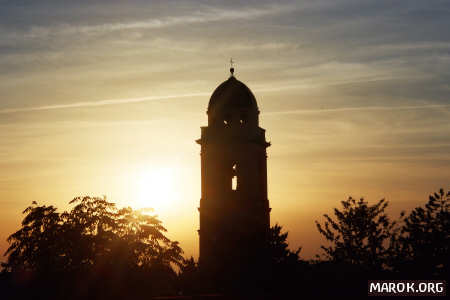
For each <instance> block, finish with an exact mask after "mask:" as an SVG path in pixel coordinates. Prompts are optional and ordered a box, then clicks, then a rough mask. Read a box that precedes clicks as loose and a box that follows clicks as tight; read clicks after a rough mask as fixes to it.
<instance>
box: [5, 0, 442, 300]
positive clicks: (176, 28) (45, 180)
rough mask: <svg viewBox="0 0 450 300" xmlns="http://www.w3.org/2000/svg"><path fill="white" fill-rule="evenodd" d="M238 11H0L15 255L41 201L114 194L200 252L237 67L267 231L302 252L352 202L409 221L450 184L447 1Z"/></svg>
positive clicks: (154, 7)
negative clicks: (208, 149) (220, 129)
mask: <svg viewBox="0 0 450 300" xmlns="http://www.w3.org/2000/svg"><path fill="white" fill-rule="evenodd" d="M238 2H239V1H238ZM238 2H236V1H213V2H209V1H194V0H193V1H185V2H184V1H181V2H179V1H176V2H174V1H98V0H91V1H2V4H0V5H1V7H0V70H1V72H0V170H1V171H0V220H1V224H0V225H1V226H0V253H1V254H2V255H3V253H4V252H5V251H6V249H7V248H8V243H7V242H6V238H7V237H8V235H10V234H11V233H12V232H14V230H16V229H17V228H18V226H20V222H21V219H22V217H23V215H22V214H21V212H22V211H23V210H24V209H25V208H26V207H27V206H28V205H30V203H31V202H32V201H37V202H38V203H39V204H42V205H44V204H45V205H55V206H56V207H58V209H59V210H64V209H66V208H67V207H68V206H69V205H68V202H69V201H70V200H72V199H73V197H76V196H83V195H91V196H102V195H106V196H107V199H108V200H109V201H112V202H114V203H117V206H119V207H123V206H131V207H133V208H144V207H151V208H153V209H154V213H155V214H157V215H158V216H160V219H161V220H162V222H163V223H164V226H165V227H167V229H168V235H169V236H170V237H171V238H172V239H173V240H177V241H179V242H180V245H181V247H182V248H183V250H184V251H185V254H186V257H189V256H191V255H193V256H194V257H198V252H199V249H198V248H199V247H198V243H199V236H198V232H197V230H198V229H199V227H200V226H199V211H198V208H199V204H200V198H201V190H200V189H201V171H200V170H201V164H200V161H201V156H200V146H199V145H198V144H197V143H196V142H195V141H196V140H197V139H199V138H200V135H201V129H200V127H202V126H206V125H207V123H208V117H207V114H206V111H207V109H208V107H207V106H208V101H209V99H210V96H211V94H212V93H213V91H214V89H215V88H216V87H217V86H218V85H219V84H220V83H222V82H223V81H225V80H227V79H228V78H229V76H230V72H229V68H230V64H229V61H230V57H232V58H233V61H235V63H234V68H235V73H234V75H235V76H236V78H237V79H238V80H240V81H242V82H244V83H245V84H246V85H247V86H248V88H249V89H250V90H251V91H252V92H253V93H254V95H255V98H256V99H257V101H258V109H259V111H260V115H259V124H260V126H261V127H262V128H264V129H266V139H267V141H268V142H270V143H271V146H270V147H269V148H268V149H267V188H268V189H267V192H268V193H267V194H268V199H269V202H270V207H271V208H272V210H271V212H270V220H271V223H272V225H273V224H276V223H279V224H281V225H283V228H284V229H286V230H287V231H289V243H290V245H289V246H290V247H292V249H295V248H297V247H300V246H301V247H302V252H301V255H302V256H304V257H306V258H312V257H314V256H315V254H317V253H318V252H319V251H320V245H321V243H322V238H321V236H320V234H319V232H318V231H317V228H316V225H315V223H314V221H315V220H318V219H320V218H321V217H322V216H323V214H325V213H332V212H333V208H334V207H337V206H338V205H339V204H340V201H342V200H345V199H347V198H348V196H353V197H354V198H359V197H364V198H365V199H366V200H368V201H369V202H370V203H372V202H375V201H378V200H380V199H382V198H386V200H387V201H389V202H390V204H389V208H388V210H389V214H390V215H392V216H393V217H397V216H399V214H400V212H401V211H403V210H406V211H408V210H410V209H412V208H414V207H416V206H417V205H419V204H422V203H423V201H425V200H426V199H427V197H428V195H429V194H430V193H432V192H434V191H436V190H438V189H439V188H448V187H449V181H450V156H449V153H450V122H449V118H450V97H449V94H450V85H449V79H450V38H449V35H448V33H447V34H445V32H448V28H450V18H449V16H448V12H449V11H450V7H449V4H448V1H447V3H445V1H436V3H434V2H433V5H431V4H430V3H429V1H408V4H406V3H405V1H349V0H340V1H332V0H330V1H322V0H320V1H290V0H289V1H277V2H270V1H241V3H238ZM181 3H182V4H181ZM0 258H1V255H0ZM0 260H1V259H0ZM0 298H1V297H0Z"/></svg>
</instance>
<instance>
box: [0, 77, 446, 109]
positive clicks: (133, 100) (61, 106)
mask: <svg viewBox="0 0 450 300" xmlns="http://www.w3.org/2000/svg"><path fill="white" fill-rule="evenodd" d="M289 88H292V87H282V88H260V89H258V88H256V89H255V90H254V91H255V92H271V91H278V90H284V89H289ZM297 88H298V85H297ZM210 95H211V92H199V93H190V94H180V95H167V96H147V97H139V98H125V99H107V100H99V101H86V102H75V103H69V104H55V105H42V106H34V107H19V108H5V109H0V114H12V113H19V112H32V111H43V110H54V109H65V108H80V107H95V106H104V105H114V104H127V103H138V102H147V101H156V100H168V99H180V98H190V97H209V96H210ZM446 107H450V104H424V105H406V106H357V107H337V108H320V109H296V110H287V111H274V112H266V113H263V115H266V116H267V115H288V114H311V113H325V112H341V111H368V110H412V109H433V108H446Z"/></svg>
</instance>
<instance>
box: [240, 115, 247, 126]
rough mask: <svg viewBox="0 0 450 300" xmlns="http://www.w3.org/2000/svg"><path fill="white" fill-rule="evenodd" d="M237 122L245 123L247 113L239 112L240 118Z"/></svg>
mask: <svg viewBox="0 0 450 300" xmlns="http://www.w3.org/2000/svg"><path fill="white" fill-rule="evenodd" d="M239 123H241V124H245V123H247V114H245V113H244V114H241V116H240V118H239Z"/></svg>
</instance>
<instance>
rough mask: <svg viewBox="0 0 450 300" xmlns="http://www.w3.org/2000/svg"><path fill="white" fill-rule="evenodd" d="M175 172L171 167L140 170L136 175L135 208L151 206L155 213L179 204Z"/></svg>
mask: <svg viewBox="0 0 450 300" xmlns="http://www.w3.org/2000/svg"><path fill="white" fill-rule="evenodd" d="M175 176H176V172H175V170H174V169H173V168H170V167H162V168H157V169H148V170H144V171H141V172H140V173H138V174H137V176H136V181H135V182H136V191H137V195H136V202H132V203H130V206H132V207H135V208H153V209H154V210H155V213H156V214H165V213H167V210H169V209H171V208H172V207H173V206H175V205H177V204H179V203H178V202H179V201H180V198H179V194H178V193H177V190H178V189H177V185H176V184H177V182H176V180H175Z"/></svg>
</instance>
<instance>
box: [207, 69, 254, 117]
mask: <svg viewBox="0 0 450 300" xmlns="http://www.w3.org/2000/svg"><path fill="white" fill-rule="evenodd" d="M207 113H208V116H209V120H210V121H211V123H213V122H214V121H215V120H222V119H223V120H226V119H227V118H230V116H232V115H236V114H238V115H244V116H247V117H248V118H250V119H253V120H255V121H257V119H258V117H257V116H258V114H259V110H258V105H257V103H256V98H255V96H254V95H253V93H252V91H251V90H250V89H249V88H248V87H247V86H246V85H245V84H244V83H242V82H241V81H239V80H237V79H236V78H235V77H234V76H233V75H232V76H230V78H228V80H226V81H224V82H223V83H221V84H220V85H219V86H218V87H217V88H216V89H215V90H214V92H213V94H212V95H211V98H210V99H209V104H208V111H207ZM219 122H220V121H219Z"/></svg>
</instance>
